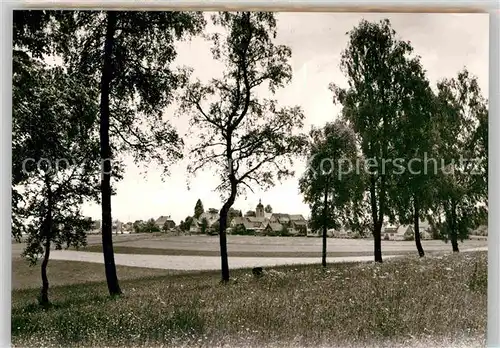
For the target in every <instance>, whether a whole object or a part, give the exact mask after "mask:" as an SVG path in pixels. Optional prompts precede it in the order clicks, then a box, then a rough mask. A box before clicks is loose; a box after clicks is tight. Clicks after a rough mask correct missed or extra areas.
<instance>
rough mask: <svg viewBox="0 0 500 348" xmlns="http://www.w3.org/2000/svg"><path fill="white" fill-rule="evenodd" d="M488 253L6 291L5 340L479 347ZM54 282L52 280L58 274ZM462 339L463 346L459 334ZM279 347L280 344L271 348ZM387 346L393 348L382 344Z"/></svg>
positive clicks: (86, 343)
mask: <svg viewBox="0 0 500 348" xmlns="http://www.w3.org/2000/svg"><path fill="white" fill-rule="evenodd" d="M486 264H487V263H486V253H483V252H482V253H463V254H458V255H449V256H444V257H441V258H424V259H419V258H416V257H407V258H404V259H398V260H388V261H386V262H385V263H384V264H372V263H362V264H332V265H329V267H328V268H327V269H326V270H323V269H322V268H321V267H320V266H319V265H307V266H292V267H275V268H273V269H267V270H265V272H264V276H262V277H260V278H256V277H254V276H253V274H252V272H251V270H237V271H234V272H233V273H232V276H233V277H234V278H235V279H236V280H237V281H236V282H231V283H229V284H227V285H219V273H218V272H200V273H198V274H194V273H192V274H182V275H169V276H161V277H150V278H144V279H140V280H129V281H124V282H123V285H122V286H123V289H124V290H125V294H124V295H123V296H121V297H119V298H117V299H110V298H108V297H105V294H106V286H105V284H104V283H94V284H79V285H71V286H61V287H54V288H53V289H52V291H51V295H52V302H53V303H54V306H53V307H52V308H50V309H48V310H41V309H40V308H39V307H37V306H36V305H35V304H34V303H35V298H36V290H25V291H14V292H13V310H12V336H13V341H14V344H16V345H20V346H27V345H33V344H35V343H36V344H35V345H36V346H41V345H43V346H48V345H53V346H63V347H67V346H72V347H74V346H108V347H109V346H128V347H136V346H137V347H138V346H147V347H154V346H166V347H177V346H218V345H223V344H230V345H231V346H242V345H243V346H245V345H246V344H249V345H250V346H269V345H271V346H346V347H347V346H349V344H350V345H352V346H366V345H365V344H366V342H374V341H376V342H406V341H405V340H407V339H412V340H429V339H432V340H434V339H440V338H442V337H453V336H456V335H461V336H460V337H464V339H465V338H468V337H470V338H472V339H475V340H478V339H479V341H481V340H482V339H483V338H484V336H485V329H486V284H487V282H486V277H487V270H486ZM54 276H56V275H54ZM464 335H465V336H464ZM277 342H278V343H281V344H279V345H277V344H278V343H277ZM389 346H390V344H389Z"/></svg>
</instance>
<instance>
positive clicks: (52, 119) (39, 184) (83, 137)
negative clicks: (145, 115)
mask: <svg viewBox="0 0 500 348" xmlns="http://www.w3.org/2000/svg"><path fill="white" fill-rule="evenodd" d="M13 66H14V69H13V127H12V133H13V137H12V138H13V142H12V151H13V160H14V161H13V170H12V172H13V177H14V178H15V186H14V187H13V190H15V191H16V192H18V195H19V196H20V197H21V198H22V199H15V200H14V201H13V208H14V209H13V219H14V221H15V222H16V223H15V224H14V226H13V234H14V236H15V237H16V238H17V239H20V238H21V236H22V234H26V235H27V241H26V248H25V250H24V252H23V255H24V256H25V257H26V258H28V260H30V261H31V263H32V264H35V263H36V262H37V261H38V259H39V258H40V256H42V255H43V260H42V263H41V277H42V289H41V292H40V298H39V301H40V303H41V304H42V305H48V304H49V295H48V291H49V281H48V276H47V266H48V263H49V258H50V250H51V248H52V247H53V246H55V248H56V249H61V248H62V247H63V245H64V244H65V245H66V246H67V247H70V246H73V247H78V246H80V245H85V243H86V232H87V231H89V230H90V229H91V226H92V221H91V220H89V219H87V218H85V217H83V216H82V214H81V210H80V207H81V205H82V204H83V203H84V201H85V200H94V201H98V192H99V185H98V179H99V155H98V148H99V144H98V140H97V127H96V119H97V115H98V110H97V103H96V99H97V90H96V89H95V88H93V87H92V86H89V85H88V84H87V81H86V79H85V78H83V77H82V76H80V75H77V74H68V73H67V72H66V71H65V70H64V69H63V68H61V67H54V68H49V67H47V66H46V65H45V64H43V63H42V62H40V61H36V60H34V59H32V58H31V57H29V55H28V54H22V53H21V52H17V54H16V55H15V56H14V61H13Z"/></svg>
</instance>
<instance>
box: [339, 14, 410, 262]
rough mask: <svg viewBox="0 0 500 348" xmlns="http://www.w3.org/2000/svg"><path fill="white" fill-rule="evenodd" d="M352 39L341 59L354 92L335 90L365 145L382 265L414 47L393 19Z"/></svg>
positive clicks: (363, 25) (364, 25) (361, 29)
mask: <svg viewBox="0 0 500 348" xmlns="http://www.w3.org/2000/svg"><path fill="white" fill-rule="evenodd" d="M348 34H349V43H348V45H347V48H346V49H345V50H344V51H343V52H342V56H341V70H342V71H343V73H344V74H345V75H346V77H347V81H348V88H347V89H342V88H340V87H338V86H335V85H333V84H332V85H331V86H330V88H331V90H332V91H333V92H334V102H335V103H340V104H341V105H342V106H343V108H342V113H343V117H344V118H345V119H346V120H347V121H348V122H349V124H350V125H351V126H352V127H353V129H354V131H355V132H356V133H357V134H358V136H359V138H360V141H361V149H362V153H363V157H364V158H365V159H366V162H365V163H366V165H367V168H366V169H367V172H368V174H369V179H368V191H369V197H370V208H369V209H370V213H371V217H372V224H373V239H374V256H375V261H376V262H382V233H381V232H382V224H383V222H384V217H390V218H391V217H393V215H394V214H393V212H392V211H391V207H390V205H389V204H388V200H387V195H388V185H389V182H390V181H391V177H392V171H393V168H394V167H393V165H392V163H391V161H390V160H389V158H390V157H392V152H393V149H394V144H393V139H394V137H396V136H397V135H396V134H395V133H394V130H395V123H396V120H397V117H398V108H399V104H400V100H399V96H400V90H401V88H402V87H401V85H402V84H404V81H402V80H401V77H402V74H401V73H400V72H399V69H400V67H401V66H404V64H403V63H404V62H405V57H406V56H407V55H409V54H410V53H411V52H412V47H411V46H410V44H409V43H408V42H405V41H402V40H399V39H398V38H396V32H395V31H394V30H393V29H392V27H391V24H390V22H389V20H387V19H385V20H382V21H380V22H378V23H370V22H368V21H366V20H362V21H361V22H360V23H359V25H358V26H357V27H356V28H354V29H353V30H351V31H350V32H349V33H348Z"/></svg>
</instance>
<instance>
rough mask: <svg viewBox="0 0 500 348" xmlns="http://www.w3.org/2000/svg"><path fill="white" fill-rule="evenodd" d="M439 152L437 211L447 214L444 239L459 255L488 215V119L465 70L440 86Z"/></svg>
mask: <svg viewBox="0 0 500 348" xmlns="http://www.w3.org/2000/svg"><path fill="white" fill-rule="evenodd" d="M437 98H438V107H439V114H438V115H439V119H438V121H439V122H437V123H436V124H437V127H438V129H439V135H440V141H439V143H438V150H439V152H440V154H441V156H442V158H443V159H444V167H443V170H442V171H441V172H440V175H439V177H438V180H437V185H436V195H435V198H437V205H438V207H437V210H438V211H442V212H443V215H444V218H445V219H444V224H445V225H444V226H443V227H442V229H441V231H442V235H443V237H444V238H446V239H449V240H451V241H452V244H454V250H455V251H457V250H458V246H457V245H456V241H457V239H460V240H463V239H466V238H467V237H468V234H469V230H470V229H475V228H477V227H478V226H479V225H480V223H481V221H484V217H485V216H487V206H486V204H487V177H488V173H487V171H486V170H487V164H486V163H487V161H488V158H487V152H486V148H487V146H485V144H486V142H487V132H486V131H485V125H484V124H485V122H487V121H486V120H487V119H486V117H487V116H486V115H487V106H486V100H485V99H484V98H483V97H482V95H481V91H480V89H479V86H478V82H477V78H476V77H474V76H472V75H471V74H470V73H469V72H468V71H467V70H466V69H464V70H462V71H460V72H459V73H458V75H457V77H456V78H452V79H444V80H443V81H441V82H440V83H438V96H437Z"/></svg>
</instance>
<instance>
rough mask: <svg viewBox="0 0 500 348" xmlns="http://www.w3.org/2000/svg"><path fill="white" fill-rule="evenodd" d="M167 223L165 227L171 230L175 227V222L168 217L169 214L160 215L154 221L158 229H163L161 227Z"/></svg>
mask: <svg viewBox="0 0 500 348" xmlns="http://www.w3.org/2000/svg"><path fill="white" fill-rule="evenodd" d="M165 224H166V225H167V229H168V230H171V229H173V228H174V227H175V222H174V221H173V220H172V219H171V218H170V215H167V216H163V215H162V216H160V217H159V218H158V219H156V221H155V225H156V226H157V227H158V228H159V229H160V230H163V227H164V226H165Z"/></svg>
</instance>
